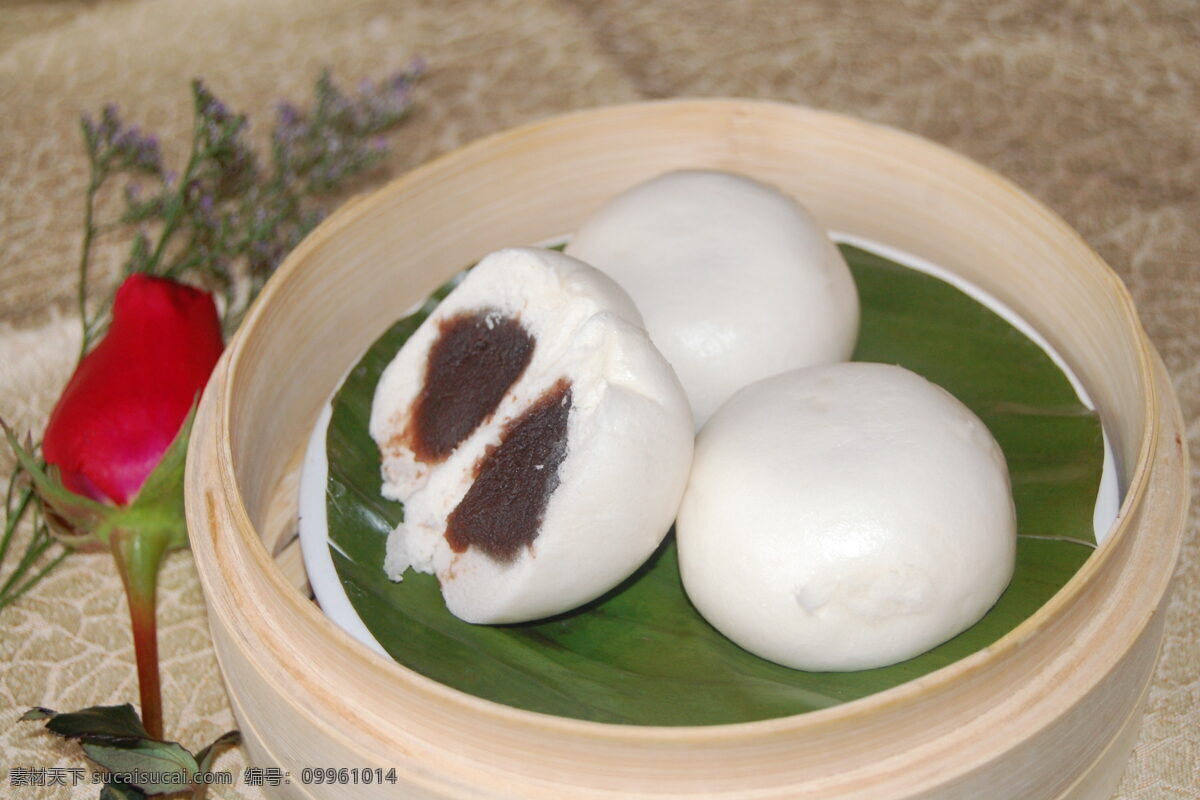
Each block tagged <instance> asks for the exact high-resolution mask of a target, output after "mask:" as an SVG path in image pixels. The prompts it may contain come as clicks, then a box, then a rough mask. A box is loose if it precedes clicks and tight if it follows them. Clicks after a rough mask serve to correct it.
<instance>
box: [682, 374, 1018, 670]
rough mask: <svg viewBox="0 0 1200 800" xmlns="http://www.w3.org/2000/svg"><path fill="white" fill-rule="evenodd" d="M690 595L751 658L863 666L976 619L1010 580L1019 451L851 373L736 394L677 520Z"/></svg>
mask: <svg viewBox="0 0 1200 800" xmlns="http://www.w3.org/2000/svg"><path fill="white" fill-rule="evenodd" d="M676 531H677V535H678V541H679V563H680V572H681V574H682V577H683V583H684V587H685V588H686V590H687V593H688V596H689V597H690V598H691V600H692V602H693V603H694V604H695V606H696V608H697V609H698V610H699V612H700V613H701V614H702V615H703V616H704V617H705V618H706V619H707V620H708V621H709V622H710V623H712V624H713V625H714V626H715V627H716V628H717V629H718V630H720V631H721V632H722V633H724V634H725V635H726V636H728V637H729V638H730V639H732V640H733V641H734V642H736V643H738V644H739V645H741V646H742V647H744V648H745V649H747V650H749V651H750V652H752V653H755V654H757V655H759V656H762V657H763V658H767V659H770V660H771V661H775V662H778V663H780V664H784V665H786V666H789V667H794V668H797V669H806V670H821V671H823V670H857V669H868V668H872V667H879V666H883V665H886V664H891V663H894V662H897V661H902V660H904V659H907V658H910V657H912V656H915V655H918V654H919V653H922V652H924V651H926V650H928V649H930V648H932V647H934V646H936V645H938V644H940V643H941V642H943V641H946V640H947V639H949V638H951V637H953V636H954V635H956V634H958V633H959V632H961V631H962V630H964V629H966V628H967V627H969V626H970V625H972V624H973V623H975V622H976V621H977V620H978V619H979V618H980V617H981V616H983V614H984V613H985V612H986V611H987V610H988V609H989V608H990V607H991V606H992V605H993V604H994V603H995V602H996V599H997V598H998V597H999V596H1000V594H1001V592H1002V591H1003V590H1004V588H1005V586H1007V584H1008V582H1009V579H1010V578H1011V576H1012V572H1013V563H1014V557H1015V550H1016V522H1015V513H1014V509H1013V503H1012V495H1011V490H1010V486H1009V478H1008V471H1007V469H1006V467H1005V462H1004V456H1003V454H1002V453H1001V451H1000V448H999V446H998V445H997V444H996V442H995V440H994V439H993V438H992V436H991V434H990V433H989V432H988V430H987V428H986V427H985V426H984V425H983V423H982V422H980V421H979V419H978V418H977V417H975V415H974V414H972V413H971V411H970V410H968V409H967V408H966V407H965V406H964V405H963V404H962V403H960V402H959V401H958V400H956V399H955V398H954V397H953V396H951V395H950V394H949V393H948V392H946V391H945V390H943V389H941V388H940V387H938V386H935V385H934V384H932V383H930V382H929V381H927V380H925V379H924V378H922V377H920V376H918V375H916V374H914V373H912V372H909V371H908V370H906V369H903V368H901V367H896V366H888V365H883V364H862V363H844V364H834V365H829V366H822V367H813V368H810V369H803V370H796V371H793V372H788V373H785V374H782V375H779V376H776V377H773V378H768V379H766V380H764V381H760V382H758V383H755V384H753V385H751V386H747V387H746V388H744V389H742V390H741V391H740V392H738V393H737V394H736V395H735V396H734V397H733V398H732V399H731V400H729V402H727V403H726V404H725V405H724V406H722V407H721V409H720V410H719V411H717V413H716V414H714V415H713V417H712V419H710V420H709V421H708V424H707V425H706V426H705V427H704V429H703V430H702V431H701V432H700V435H699V437H698V438H697V442H696V454H695V461H694V464H693V467H692V474H691V477H690V479H689V483H688V487H687V491H686V493H685V495H684V499H683V503H682V506H681V507H680V511H679V519H678V523H677V527H676Z"/></svg>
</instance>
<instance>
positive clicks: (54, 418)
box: [42, 274, 224, 505]
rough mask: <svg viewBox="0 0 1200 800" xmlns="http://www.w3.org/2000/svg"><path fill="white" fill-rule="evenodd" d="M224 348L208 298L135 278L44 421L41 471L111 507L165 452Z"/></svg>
mask: <svg viewBox="0 0 1200 800" xmlns="http://www.w3.org/2000/svg"><path fill="white" fill-rule="evenodd" d="M223 347H224V344H223V342H222V338H221V323H220V320H219V319H218V318H217V309H216V306H215V305H214V304H213V300H212V296H211V295H209V294H208V293H207V292H204V291H201V290H199V289H193V288H191V287H189V286H184V285H183V284H180V283H176V282H175V281H172V280H168V279H165V278H155V277H151V276H149V275H141V274H135V275H131V276H129V277H128V278H127V279H126V280H125V282H124V283H123V284H121V288H120V289H118V290H117V294H116V298H115V299H114V301H113V309H112V323H111V324H110V326H109V329H108V332H107V334H106V335H105V336H104V338H103V339H102V340H101V341H100V343H99V344H98V345H96V348H95V349H94V350H92V352H90V353H88V354H87V355H86V356H85V357H84V358H83V360H82V361H81V362H80V363H79V367H78V368H77V369H76V370H75V374H74V375H72V376H71V380H70V382H69V383H67V387H66V389H64V390H63V393H62V396H61V397H60V398H59V400H58V404H57V405H56V406H55V407H54V411H53V413H51V415H50V422H49V423H48V425H47V427H46V434H45V438H44V439H43V441H42V454H43V455H44V457H45V459H46V461H47V463H50V464H53V465H55V466H56V467H58V469H59V473H60V476H61V479H62V482H63V485H65V486H66V487H67V488H68V489H70V490H71V491H73V492H75V493H77V494H81V495H85V496H87V497H91V498H92V499H95V500H100V501H102V502H103V501H109V502H113V503H117V504H119V505H125V504H127V503H129V502H130V501H131V500H132V499H133V498H134V496H136V495H137V492H138V490H139V489H140V488H141V486H142V483H143V482H144V481H145V480H146V476H147V475H149V474H150V472H151V471H152V470H153V469H154V467H155V466H156V465H157V464H158V462H159V460H160V459H161V458H162V456H163V453H164V452H165V451H166V450H167V448H168V447H169V446H170V444H171V442H172V440H174V438H175V436H176V434H177V433H178V432H179V428H180V426H181V425H182V424H183V421H184V419H185V418H186V417H187V414H188V411H189V409H191V407H192V404H193V403H194V402H195V401H196V399H197V397H198V396H199V394H200V392H201V391H202V390H203V389H204V384H205V383H207V382H208V376H209V375H210V374H211V373H212V370H213V367H215V366H216V363H217V359H218V358H220V356H221V350H222V348H223Z"/></svg>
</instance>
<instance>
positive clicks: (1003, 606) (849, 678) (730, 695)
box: [326, 245, 1103, 725]
mask: <svg viewBox="0 0 1200 800" xmlns="http://www.w3.org/2000/svg"><path fill="white" fill-rule="evenodd" d="M842 251H843V253H844V254H845V256H846V258H847V261H848V262H849V264H850V267H851V270H852V272H853V274H854V278H855V280H856V282H857V284H858V290H859V296H860V298H861V301H862V331H861V334H860V340H859V344H858V349H857V351H856V352H855V358H856V359H857V360H861V361H881V362H889V363H897V364H901V365H903V366H905V367H908V368H909V369H912V370H914V371H915V372H917V373H919V374H922V375H924V376H926V377H927V378H929V379H930V380H932V381H934V382H935V383H938V384H940V385H941V386H943V387H945V388H946V389H947V390H949V391H950V392H951V393H953V394H954V395H955V396H957V397H958V398H959V399H961V400H962V401H963V402H964V403H966V404H967V405H968V406H969V407H970V408H971V409H972V410H973V411H974V412H975V413H976V414H978V415H979V417H980V418H981V419H982V420H983V421H984V422H985V423H986V424H987V426H988V427H989V429H990V430H991V431H992V433H993V435H995V437H996V439H997V441H999V443H1000V446H1001V447H1002V448H1003V450H1004V453H1005V456H1006V458H1007V459H1008V465H1009V470H1010V473H1011V475H1012V480H1013V494H1014V499H1015V502H1016V507H1017V517H1018V530H1019V534H1020V538H1019V539H1018V546H1017V565H1016V572H1015V575H1014V577H1013V580H1012V583H1011V584H1010V585H1009V587H1008V589H1007V590H1006V591H1005V592H1004V594H1003V596H1002V597H1001V598H1000V600H999V601H998V602H997V603H996V605H995V606H994V607H993V608H992V609H991V611H989V612H988V614H987V615H986V616H985V617H984V618H983V619H982V620H980V622H978V623H977V624H976V625H974V626H973V627H971V628H970V629H969V630H967V631H965V632H963V633H962V634H960V635H959V636H957V637H955V638H954V639H952V640H950V641H948V642H946V643H945V644H942V645H941V646H939V647H936V648H934V649H933V650H931V651H929V652H927V653H924V654H923V655H920V656H917V657H916V658H913V659H910V660H908V661H905V662H902V663H900V664H895V665H892V666H889V667H884V668H881V669H873V670H863V671H859V672H848V673H814V672H802V671H798V670H792V669H788V668H786V667H781V666H778V665H776V664H773V663H770V662H768V661H764V660H763V659H760V658H758V657H757V656H754V655H751V654H750V653H748V652H746V651H745V650H742V649H741V648H739V647H738V646H737V645H735V644H733V643H732V642H731V641H729V640H728V639H726V638H725V637H724V636H722V635H721V634H719V633H718V632H717V631H716V630H715V629H713V628H712V627H711V626H710V625H709V624H708V623H706V622H705V621H704V619H703V618H702V617H700V616H699V614H697V613H696V611H695V609H694V608H692V606H691V604H690V603H689V602H688V600H687V597H686V595H685V594H684V591H683V587H682V585H681V583H680V580H679V573H678V567H677V560H676V552H675V543H674V536H669V537H668V538H667V541H666V542H665V543H664V544H663V546H662V547H661V548H660V549H659V551H658V552H657V553H656V554H655V555H654V557H653V558H652V559H651V560H650V561H649V562H648V563H647V564H645V565H644V566H643V567H642V568H641V569H640V570H638V572H637V573H636V574H634V575H633V576H632V577H631V578H629V579H628V580H627V581H625V582H624V583H623V584H622V585H620V586H618V587H617V588H616V589H614V590H612V591H611V592H609V593H608V594H606V595H605V596H603V597H601V598H599V599H598V600H596V601H594V602H592V603H590V604H588V605H587V606H584V607H583V608H580V609H577V610H575V611H572V612H570V613H567V614H563V615H560V616H558V617H554V618H551V619H548V620H542V621H539V622H532V623H525V624H520V625H503V626H479V625H470V624H467V623H465V622H462V621H460V620H459V619H457V618H455V617H454V616H452V615H451V614H450V613H449V612H448V611H447V610H446V608H445V605H444V603H443V602H442V598H441V594H440V593H439V591H438V585H437V581H436V579H435V578H434V577H432V576H430V575H419V574H414V573H412V572H411V571H410V572H409V573H408V574H407V575H406V576H405V578H404V581H403V582H402V583H393V582H392V581H390V580H388V579H387V577H386V576H385V575H384V573H383V567H382V564H383V556H384V544H385V540H386V538H387V534H388V532H389V531H390V530H391V529H392V527H394V526H395V525H396V524H397V523H399V522H400V521H401V520H402V518H403V508H402V506H401V505H400V504H398V503H394V502H391V501H388V500H385V499H383V497H382V496H381V495H380V494H379V487H380V477H379V453H378V450H377V449H376V447H375V444H374V442H372V440H371V438H370V436H369V435H368V433H367V422H368V419H369V417H370V407H371V399H372V396H373V393H374V389H375V383H376V381H377V380H378V377H379V374H380V373H381V372H382V370H383V368H384V367H385V366H387V364H388V362H390V361H391V359H392V357H393V356H394V354H395V353H396V351H397V350H398V349H399V347H400V346H401V345H402V344H403V343H404V341H405V340H406V339H407V338H408V336H409V335H410V334H411V333H412V332H413V331H414V330H416V328H417V326H418V325H419V324H420V323H421V321H422V320H423V319H424V318H425V316H427V315H428V313H429V312H430V311H431V310H432V309H433V308H434V307H435V305H436V302H437V300H438V299H440V297H439V296H435V297H434V298H431V300H430V302H429V303H427V304H426V306H425V307H424V308H422V309H421V311H419V312H418V313H416V314H414V315H413V316H411V317H408V318H406V319H403V320H401V321H400V322H398V323H396V325H395V326H393V327H392V328H391V329H390V330H389V331H387V332H386V333H385V334H384V335H383V336H382V337H381V338H380V339H379V340H378V341H377V342H376V343H375V344H374V345H373V346H372V347H371V349H370V350H369V351H368V352H367V354H366V355H365V356H363V358H362V360H361V361H360V362H359V363H358V364H357V365H356V366H355V367H354V369H353V370H352V372H351V373H350V375H349V377H348V378H347V380H346V382H345V384H344V385H343V387H342V388H341V390H340V391H339V392H338V394H337V395H336V397H335V398H334V402H333V416H332V420H331V423H330V426H329V432H328V435H327V452H328V456H329V465H330V469H329V479H328V488H327V494H326V500H327V508H328V517H329V536H330V539H331V542H332V543H333V545H335V546H332V547H331V548H330V549H331V552H332V554H333V559H334V564H335V567H336V569H337V572H338V575H339V577H340V578H341V581H342V585H343V586H344V587H345V589H346V593H347V595H348V596H349V599H350V602H351V604H352V605H353V606H354V608H355V610H356V611H357V612H358V614H359V616H360V617H361V618H362V620H363V622H364V623H365V624H366V626H367V628H368V629H369V630H370V631H371V633H372V634H373V635H374V636H375V638H376V639H377V640H378V641H379V643H380V644H381V645H382V646H383V647H384V648H385V649H386V650H387V651H388V652H389V653H390V654H391V655H392V656H393V657H394V658H395V659H396V660H397V661H398V662H400V663H401V664H404V665H405V666H407V667H409V668H411V669H413V670H416V671H417V672H420V673H422V674H424V675H426V676H428V677H430V678H433V679H434V680H437V681H440V682H441V683H443V684H446V685H448V686H452V687H454V688H456V689H459V690H461V691H464V692H468V693H470V694H473V695H477V696H479V697H483V698H486V699H489V700H494V701H496V702H499V703H505V704H508V705H511V706H516V707H519V708H524V709H529V710H533V711H540V712H544V713H547V714H556V715H559V716H566V717H575V718H579V719H587V720H596V721H601V722H614V723H631V724H643V725H707V724H719V723H734V722H748V721H752V720H759V719H766V718H771V717H780V716H788V715H792V714H798V713H802V712H805V711H811V710H814V709H819V708H825V707H827V706H832V705H836V704H838V703H844V702H847V701H850V700H854V699H857V698H860V697H865V696H867V695H870V694H872V693H874V692H879V691H882V690H884V689H888V688H891V687H893V686H896V685H898V684H901V683H904V682H905V681H909V680H912V679H913V678H917V677H919V676H921V675H925V674H927V673H929V672H931V671H933V670H936V669H938V668H940V667H943V666H946V665H948V664H951V663H953V662H954V661H956V660H958V659H960V658H963V657H964V656H967V655H969V654H971V653H974V652H976V651H978V650H980V649H981V648H984V647H986V646H988V645H989V644H991V643H993V642H995V641H996V640H997V639H999V638H1000V637H1001V636H1003V635H1004V634H1005V633H1007V632H1008V631H1010V630H1012V629H1013V628H1014V627H1015V626H1016V625H1018V624H1019V623H1020V622H1021V621H1022V620H1024V619H1026V618H1028V617H1029V616H1030V615H1031V614H1033V613H1034V612H1035V611H1036V610H1037V609H1038V608H1039V607H1040V606H1041V605H1042V604H1043V603H1045V602H1046V600H1047V599H1049V598H1050V596H1051V595H1053V594H1054V593H1055V592H1056V591H1058V589H1059V588H1060V587H1062V585H1063V584H1065V583H1066V582H1067V580H1068V579H1069V578H1070V577H1071V576H1072V575H1073V574H1074V573H1075V571H1076V570H1077V569H1078V568H1079V566H1080V565H1081V564H1082V563H1083V562H1084V560H1086V559H1087V557H1088V556H1089V555H1090V554H1091V552H1092V551H1093V549H1094V548H1095V537H1094V534H1093V531H1092V511H1093V508H1094V505H1095V497H1096V492H1097V489H1098V486H1099V481H1100V471H1101V464H1102V456H1103V443H1102V442H1103V440H1102V438H1101V430H1100V423H1099V419H1098V418H1097V416H1096V414H1095V412H1092V411H1089V410H1088V409H1087V408H1086V407H1084V406H1083V405H1082V404H1081V403H1080V402H1079V400H1078V398H1077V397H1076V395H1075V392H1074V390H1073V389H1072V388H1071V386H1070V384H1069V383H1068V381H1067V380H1066V378H1065V377H1064V376H1063V374H1062V372H1061V371H1060V370H1059V369H1058V367H1057V366H1055V365H1054V363H1053V362H1052V361H1051V360H1050V359H1049V358H1048V357H1047V356H1046V355H1045V353H1044V352H1043V351H1042V350H1041V349H1040V348H1039V347H1038V346H1037V345H1036V344H1034V343H1033V342H1032V341H1030V340H1029V339H1028V338H1027V337H1026V336H1025V335H1024V334H1022V333H1021V332H1020V331H1018V330H1017V329H1015V328H1014V327H1013V326H1012V325H1010V324H1009V323H1008V322H1006V321H1005V320H1003V319H1002V318H1001V317H999V316H997V315H996V314H995V313H993V312H992V311H990V310H989V309H987V308H986V307H985V306H983V305H981V304H980V303H979V302H977V301H975V300H974V299H972V298H970V297H969V296H967V295H966V294H964V293H963V292H961V291H959V290H958V289H956V288H954V287H953V286H950V285H949V284H947V283H945V282H943V281H941V280H939V279H937V278H934V277H931V276H928V275H926V274H923V273H920V272H916V271H914V270H911V269H909V268H907V267H903V266H901V265H898V264H895V263H893V262H891V261H888V260H886V259H884V258H881V257H879V256H877V255H875V254H873V253H870V252H867V251H865V250H862V249H859V248H855V247H851V246H845V245H843V246H842ZM442 296H444V295H442Z"/></svg>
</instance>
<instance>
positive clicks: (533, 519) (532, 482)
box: [446, 379, 571, 564]
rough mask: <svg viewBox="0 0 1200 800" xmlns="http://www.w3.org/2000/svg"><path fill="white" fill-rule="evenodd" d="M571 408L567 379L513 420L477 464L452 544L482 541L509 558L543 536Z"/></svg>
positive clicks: (449, 537) (451, 526) (454, 521)
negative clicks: (542, 529) (544, 519)
mask: <svg viewBox="0 0 1200 800" xmlns="http://www.w3.org/2000/svg"><path fill="white" fill-rule="evenodd" d="M570 413H571V384H570V382H568V381H567V380H566V379H562V380H560V381H558V383H556V384H555V385H554V386H552V387H550V389H548V390H547V391H546V392H545V394H543V395H542V396H541V397H540V398H538V400H537V401H536V402H535V403H534V404H533V405H531V406H530V407H529V408H528V409H526V410H525V413H523V414H522V415H521V416H519V417H517V418H516V419H514V420H513V421H512V422H510V423H509V424H508V426H507V427H506V428H505V429H504V432H503V434H502V435H501V437H500V444H498V445H495V446H493V447H491V448H489V449H488V451H487V452H486V453H484V455H483V458H482V459H480V461H479V463H478V464H476V466H475V474H476V478H475V483H473V484H472V485H471V488H470V489H468V490H467V494H466V496H465V497H463V499H462V501H461V502H460V503H459V504H458V507H457V508H455V509H454V511H452V512H450V516H449V517H448V518H447V520H446V541H447V542H449V543H450V549H451V550H453V551H454V552H456V553H463V552H466V550H467V548H469V547H478V548H479V549H480V550H482V551H483V552H484V553H486V554H487V555H489V556H491V557H492V558H493V559H495V560H496V561H499V562H501V563H505V564H507V563H511V562H512V561H513V560H515V559H516V557H517V554H518V553H520V551H521V548H522V547H525V546H526V545H529V544H531V543H532V542H533V540H534V539H536V538H537V535H538V529H539V528H540V527H541V524H542V517H543V516H545V514H546V505H547V504H548V503H549V501H550V495H551V494H553V493H554V490H555V489H557V488H558V467H559V465H560V464H562V460H563V458H565V457H566V455H567V418H568V417H569V416H570Z"/></svg>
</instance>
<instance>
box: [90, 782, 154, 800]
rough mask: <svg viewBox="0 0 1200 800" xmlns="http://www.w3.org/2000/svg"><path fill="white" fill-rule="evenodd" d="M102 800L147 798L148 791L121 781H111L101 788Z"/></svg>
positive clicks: (142, 799) (139, 799)
mask: <svg viewBox="0 0 1200 800" xmlns="http://www.w3.org/2000/svg"><path fill="white" fill-rule="evenodd" d="M100 800H146V793H145V792H143V791H142V790H141V789H136V788H134V787H133V786H127V785H125V784H123V783H121V782H120V781H109V782H108V783H106V784H104V786H103V788H101V789H100Z"/></svg>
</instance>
